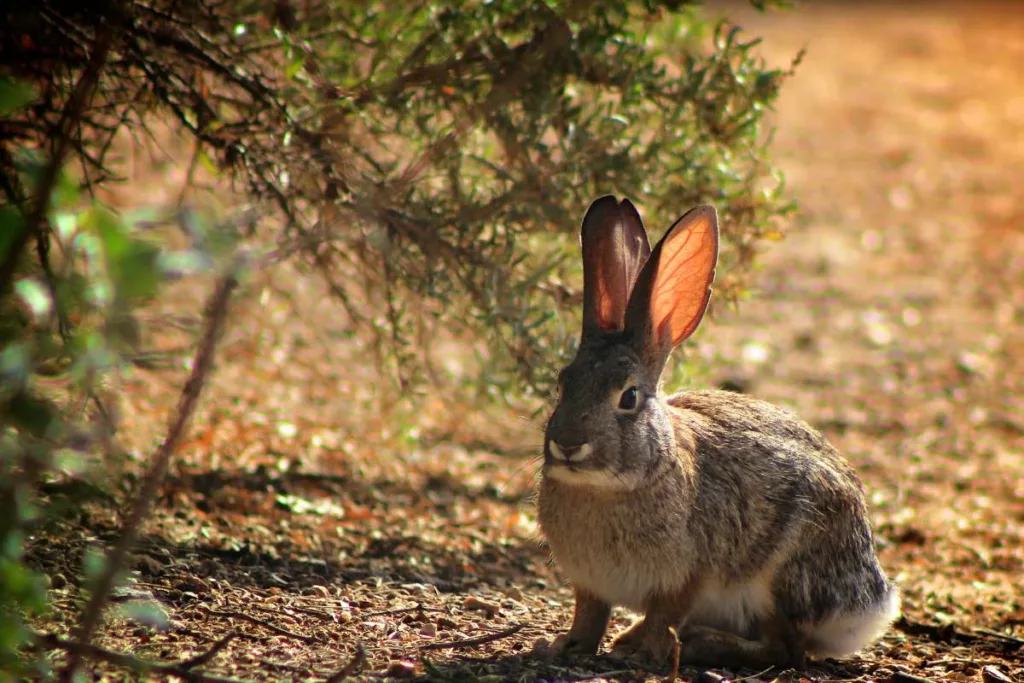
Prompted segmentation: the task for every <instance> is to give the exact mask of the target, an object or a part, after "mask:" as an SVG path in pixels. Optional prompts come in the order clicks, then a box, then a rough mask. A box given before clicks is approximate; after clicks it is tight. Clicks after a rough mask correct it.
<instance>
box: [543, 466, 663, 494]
mask: <svg viewBox="0 0 1024 683" xmlns="http://www.w3.org/2000/svg"><path fill="white" fill-rule="evenodd" d="M544 477H545V478H547V479H550V480H552V481H555V482H558V483H559V484H564V485H566V486H574V487H579V488H591V489H597V490H601V491H607V492H609V493H614V492H620V491H635V490H636V489H638V488H639V487H640V486H641V485H642V484H643V483H644V477H643V476H642V475H641V474H640V473H639V472H615V471H612V470H610V469H607V468H603V467H602V468H595V467H579V466H574V465H562V464H555V465H550V466H548V467H546V468H545V469H544Z"/></svg>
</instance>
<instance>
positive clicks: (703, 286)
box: [626, 205, 718, 356]
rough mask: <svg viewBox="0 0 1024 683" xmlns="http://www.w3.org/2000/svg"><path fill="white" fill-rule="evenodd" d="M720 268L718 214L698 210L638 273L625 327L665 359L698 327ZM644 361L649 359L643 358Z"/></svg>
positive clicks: (678, 225) (683, 219) (683, 220)
mask: <svg viewBox="0 0 1024 683" xmlns="http://www.w3.org/2000/svg"><path fill="white" fill-rule="evenodd" d="M717 262H718V214H717V213H716V211H715V208H714V207H713V206H710V205H702V206H698V207H697V208H695V209H693V210H691V211H689V212H687V213H686V214H684V215H683V216H682V217H681V218H680V219H679V220H677V221H676V222H675V224H674V225H673V226H672V227H671V228H669V229H668V232H666V233H665V236H664V237H662V238H661V241H660V242H658V244H657V246H656V247H655V248H654V253H653V254H652V255H651V257H650V259H649V260H648V261H647V264H646V265H645V266H644V269H643V271H642V272H641V273H640V276H639V278H638V281H637V283H636V287H635V289H634V291H633V295H632V297H631V299H630V302H629V307H628V312H627V314H626V326H627V327H629V328H630V329H636V330H642V331H643V333H644V334H643V335H642V337H641V338H642V340H643V342H642V343H643V344H644V345H646V346H650V347H653V348H650V349H648V351H657V352H658V353H656V354H655V355H664V356H667V354H668V352H669V351H671V350H672V348H673V347H674V346H676V345H677V344H679V343H681V342H682V341H683V340H685V339H686V338H687V337H689V336H690V335H691V334H693V333H694V332H695V331H696V329H697V326H698V325H700V321H701V319H702V318H703V317H704V312H705V311H706V310H707V307H708V301H710V299H711V284H712V282H714V280H715V265H716V264H717ZM645 355H647V354H645Z"/></svg>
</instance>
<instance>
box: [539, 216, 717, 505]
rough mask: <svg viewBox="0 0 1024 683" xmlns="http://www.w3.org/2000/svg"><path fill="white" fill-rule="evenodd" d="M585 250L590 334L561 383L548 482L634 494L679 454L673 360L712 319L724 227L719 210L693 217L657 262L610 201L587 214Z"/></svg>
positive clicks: (640, 232) (548, 437) (638, 228)
mask: <svg viewBox="0 0 1024 683" xmlns="http://www.w3.org/2000/svg"><path fill="white" fill-rule="evenodd" d="M581 242H582V246H583V331H582V334H581V337H580V346H579V351H578V353H577V354H576V358H575V359H573V361H572V363H570V364H569V365H568V366H567V367H566V368H564V369H563V370H562V371H561V373H559V376H558V389H559V397H558V404H557V405H556V407H555V410H554V413H552V415H551V418H550V419H549V421H548V424H547V427H546V429H545V433H544V475H545V476H547V477H552V478H554V479H556V480H559V481H561V482H564V483H567V484H575V485H581V486H595V487H600V488H605V489H612V490H631V489H634V488H636V487H637V486H638V485H640V483H642V482H643V481H644V479H645V478H646V476H645V475H646V474H647V473H649V472H651V471H652V469H653V468H654V467H655V466H656V464H657V461H658V459H659V458H661V457H664V456H665V455H666V454H667V453H668V451H669V450H670V448H671V443H672V436H671V434H672V431H671V430H672V427H671V421H670V417H669V412H668V411H669V408H668V407H667V406H666V405H665V404H664V403H663V402H662V401H661V400H659V399H658V384H659V381H660V379H661V373H662V370H663V369H664V366H665V361H666V360H667V359H668V356H669V353H671V351H672V349H673V348H674V347H675V346H676V345H677V344H679V343H681V342H682V341H683V340H684V339H686V338H687V337H689V336H690V335H691V334H693V332H694V331H695V330H696V329H697V326H698V325H699V324H700V321H701V318H702V317H703V316H704V311H705V310H706V309H707V305H708V301H709V299H710V297H711V283H712V282H713V280H714V277H715V264H716V263H717V260H718V217H717V214H716V213H715V209H714V207H711V206H706V205H705V206H699V207H697V208H695V209H693V210H691V211H689V212H688V213H686V214H685V215H683V216H682V217H681V218H680V219H679V220H677V221H676V222H675V223H674V224H673V225H672V227H671V228H669V229H668V231H667V232H666V233H665V235H664V237H662V238H661V241H660V242H658V244H657V246H655V248H654V250H653V252H652V251H651V248H650V243H649V242H648V239H647V231H646V230H645V229H644V225H643V222H642V221H641V219H640V215H639V214H638V213H637V211H636V208H634V206H633V205H632V204H631V203H630V202H629V200H626V199H624V200H623V201H622V202H621V203H619V202H618V201H617V200H616V199H615V197H612V196H606V197H602V198H600V199H598V200H596V201H595V202H594V203H593V204H591V206H590V208H589V209H588V210H587V213H586V216H585V217H584V219H583V228H582V232H581Z"/></svg>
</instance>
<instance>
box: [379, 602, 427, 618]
mask: <svg viewBox="0 0 1024 683" xmlns="http://www.w3.org/2000/svg"><path fill="white" fill-rule="evenodd" d="M443 611H444V610H443V609H440V608H437V607H424V606H423V604H422V603H416V604H415V605H413V606H412V607H398V608H396V609H386V610H381V611H380V612H367V613H366V614H360V615H359V616H360V617H361V618H363V619H369V618H370V617H382V616H384V615H389V614H407V613H409V612H443Z"/></svg>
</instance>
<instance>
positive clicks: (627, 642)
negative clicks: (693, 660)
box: [612, 619, 677, 664]
mask: <svg viewBox="0 0 1024 683" xmlns="http://www.w3.org/2000/svg"><path fill="white" fill-rule="evenodd" d="M676 642H677V641H676V637H675V634H673V632H672V631H671V630H670V629H669V628H667V627H665V628H661V627H655V626H652V625H651V623H650V622H649V621H648V620H647V619H641V620H640V621H638V622H636V623H635V624H633V625H632V626H630V627H629V628H628V629H626V630H625V631H623V632H622V633H620V634H619V635H618V636H617V637H616V638H615V642H614V643H612V656H613V657H618V658H622V659H632V658H638V659H642V660H646V661H648V662H652V663H654V664H663V663H665V662H666V661H667V660H668V657H669V655H671V654H672V648H674V647H675V645H676Z"/></svg>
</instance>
